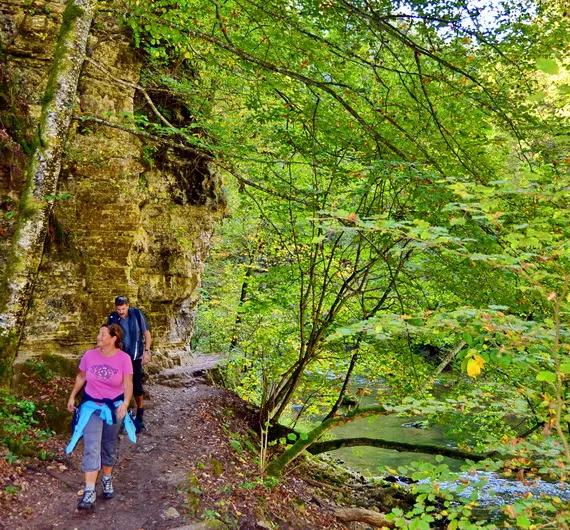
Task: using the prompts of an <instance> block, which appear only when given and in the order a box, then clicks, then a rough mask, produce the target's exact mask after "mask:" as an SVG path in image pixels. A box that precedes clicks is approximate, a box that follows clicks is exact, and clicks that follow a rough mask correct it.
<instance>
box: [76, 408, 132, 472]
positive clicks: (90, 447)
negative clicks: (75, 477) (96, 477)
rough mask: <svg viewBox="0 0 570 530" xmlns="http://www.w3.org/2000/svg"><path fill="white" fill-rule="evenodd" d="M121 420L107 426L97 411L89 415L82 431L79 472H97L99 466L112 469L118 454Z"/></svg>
mask: <svg viewBox="0 0 570 530" xmlns="http://www.w3.org/2000/svg"><path fill="white" fill-rule="evenodd" d="M121 425H123V420H117V423H113V424H112V425H107V423H106V422H104V421H103V420H102V419H101V418H100V417H99V411H98V410H96V411H95V412H93V414H91V417H90V418H89V421H88V422H87V425H86V426H85V429H84V430H83V465H82V466H81V471H83V472H84V473H88V472H89V471H99V470H100V469H101V466H106V467H113V466H114V465H115V464H116V462H117V455H118V453H119V431H120V430H121Z"/></svg>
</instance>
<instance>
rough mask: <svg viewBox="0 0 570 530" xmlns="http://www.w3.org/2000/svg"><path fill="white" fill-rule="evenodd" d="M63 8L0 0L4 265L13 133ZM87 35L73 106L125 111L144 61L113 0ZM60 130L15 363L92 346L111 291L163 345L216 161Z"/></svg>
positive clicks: (119, 133)
mask: <svg viewBox="0 0 570 530" xmlns="http://www.w3.org/2000/svg"><path fill="white" fill-rule="evenodd" d="M107 5H108V4H107ZM64 8H65V2H64V1H52V2H43V1H32V2H30V1H29V0H3V1H2V3H1V5H0V41H1V45H2V46H1V55H0V83H2V84H3V86H4V87H5V88H6V89H9V90H10V94H9V97H8V96H6V97H3V98H2V99H0V149H2V150H3V154H5V155H6V156H8V155H10V156H12V159H13V160H12V159H10V160H11V162H10V163H4V164H0V194H1V196H0V207H1V208H2V210H3V211H0V217H1V220H0V252H1V253H2V256H3V257H2V258H0V275H1V274H2V273H3V272H4V271H5V270H6V267H7V266H8V265H9V264H8V263H7V262H6V258H5V256H6V255H7V253H6V252H5V251H6V249H7V248H8V247H9V244H10V240H11V237H12V236H13V226H14V220H15V219H16V218H17V215H18V213H19V212H18V200H19V197H20V193H21V189H22V187H23V185H24V183H23V179H22V172H21V165H22V163H23V162H22V161H25V152H24V151H25V150H24V151H18V149H20V144H22V142H17V141H16V140H17V139H16V136H18V135H20V136H22V137H26V134H28V135H29V134H30V133H29V131H33V127H34V120H35V119H37V116H38V115H39V109H40V108H41V100H42V97H43V92H44V87H45V85H46V80H47V76H48V73H49V68H50V66H51V64H52V62H53V49H54V45H55V42H56V39H57V32H58V29H59V27H60V25H61V13H62V12H63V10H64ZM90 39H91V40H90V43H89V48H88V50H89V53H90V55H91V56H90V57H89V58H88V60H87V61H86V62H85V64H84V67H83V72H82V76H81V80H80V84H79V89H78V93H77V101H76V104H75V108H74V115H75V116H76V117H80V116H89V117H98V118H101V119H103V120H106V121H109V122H114V123H119V122H121V123H124V119H125V118H124V117H125V116H132V115H133V112H134V110H135V105H137V104H138V103H137V102H138V101H139V99H138V98H139V97H140V95H139V94H137V92H138V91H137V89H136V88H135V86H134V85H136V84H137V83H138V81H139V76H140V72H141V69H142V68H144V64H143V62H142V59H141V54H140V53H139V52H137V51H136V50H135V49H134V48H133V45H132V42H131V40H130V38H129V35H128V32H126V31H125V30H124V29H123V28H121V27H120V25H119V24H118V22H117V20H116V16H115V14H114V13H113V12H112V11H111V10H109V11H107V10H106V11H104V12H103V11H100V12H99V13H98V14H96V18H95V20H94V23H93V26H92V30H91V36H90ZM15 107H17V108H16V109H15V110H14V108H15ZM141 110H142V112H144V108H142V107H141ZM3 113H4V115H8V114H9V113H11V114H10V115H12V114H14V115H16V114H17V113H20V118H21V119H20V121H19V126H20V129H21V130H17V126H16V125H14V124H11V125H10V126H5V124H6V120H5V119H4V120H3V119H1V118H2V116H3ZM62 141H63V142H65V148H64V152H65V154H64V158H63V160H62V171H61V174H60V178H59V186H58V192H57V196H56V206H55V209H54V214H53V216H52V219H51V222H50V233H49V237H48V240H47V241H46V245H45V249H44V254H43V259H42V264H41V267H40V272H39V277H38V280H37V282H36V284H35V289H34V292H33V295H32V298H31V303H30V307H29V310H28V313H27V318H26V324H25V327H24V334H23V339H22V341H21V343H20V348H19V351H18V356H17V358H16V363H17V364H18V363H22V362H24V361H25V360H26V359H28V358H30V357H35V356H38V355H42V354H57V355H64V356H70V357H74V356H77V355H78V354H80V353H82V352H83V351H84V350H85V349H87V348H89V347H92V346H93V345H94V341H95V335H96V333H97V328H98V326H99V325H100V324H101V323H103V322H104V321H105V319H106V316H107V315H108V313H109V312H110V311H111V310H112V309H113V299H114V297H115V296H116V295H118V294H126V295H128V296H129V298H130V299H131V304H132V305H134V306H136V307H139V308H140V309H142V310H143V311H144V312H145V314H146V315H147V318H148V320H149V323H150V325H151V330H152V333H153V339H154V345H155V346H156V347H157V348H159V349H160V350H162V352H163V354H164V352H165V351H167V350H170V349H172V348H176V347H183V346H184V345H185V344H186V342H187V340H188V338H189V336H190V335H191V333H192V329H193V319H194V316H193V315H194V311H195V307H196V304H197V301H198V289H199V286H200V275H201V272H202V270H203V267H204V261H205V259H206V256H207V254H208V250H209V246H210V240H211V236H212V232H213V228H214V225H215V223H216V221H217V220H219V218H220V217H221V215H222V214H223V209H224V200H223V196H222V193H221V182H220V179H219V177H218V175H217V173H216V170H215V167H214V166H213V165H212V163H211V162H208V159H207V158H204V157H199V156H195V155H192V154H189V153H188V152H187V151H183V150H180V149H177V148H176V147H170V146H165V147H162V146H160V145H158V144H153V145H150V144H145V142H146V140H145V139H141V138H140V137H138V136H135V135H133V134H131V133H129V132H125V131H123V130H120V129H117V128H112V127H109V126H106V125H101V124H96V123H93V122H87V121H80V120H79V119H76V120H74V121H73V123H72V126H71V128H70V131H69V134H68V136H67V138H63V139H62ZM10 142H12V143H10ZM24 143H25V142H24ZM5 160H8V159H6V158H5ZM160 357H161V358H162V359H163V363H164V364H167V365H171V364H172V362H171V361H169V359H168V357H167V356H165V355H162V356H160Z"/></svg>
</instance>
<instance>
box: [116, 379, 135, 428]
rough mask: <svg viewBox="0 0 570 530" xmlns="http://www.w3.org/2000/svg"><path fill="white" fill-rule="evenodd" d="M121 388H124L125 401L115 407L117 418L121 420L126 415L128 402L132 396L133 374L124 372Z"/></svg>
mask: <svg viewBox="0 0 570 530" xmlns="http://www.w3.org/2000/svg"><path fill="white" fill-rule="evenodd" d="M123 388H124V389H125V392H124V393H125V401H123V404H122V405H119V406H118V407H117V412H116V414H117V419H118V420H122V419H123V418H124V417H125V416H126V415H127V409H128V408H129V403H130V402H131V398H132V397H133V374H125V376H124V377H123Z"/></svg>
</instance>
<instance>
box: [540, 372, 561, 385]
mask: <svg viewBox="0 0 570 530" xmlns="http://www.w3.org/2000/svg"><path fill="white" fill-rule="evenodd" d="M536 380H537V381H546V382H547V383H554V381H556V374H555V373H554V372H540V373H539V374H538V375H537V376H536Z"/></svg>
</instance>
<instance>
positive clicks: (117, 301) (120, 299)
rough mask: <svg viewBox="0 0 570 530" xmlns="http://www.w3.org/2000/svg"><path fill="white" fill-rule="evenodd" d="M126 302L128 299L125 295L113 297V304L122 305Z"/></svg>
mask: <svg viewBox="0 0 570 530" xmlns="http://www.w3.org/2000/svg"><path fill="white" fill-rule="evenodd" d="M128 303H129V299H128V297H126V296H117V298H115V305H124V304H128Z"/></svg>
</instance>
